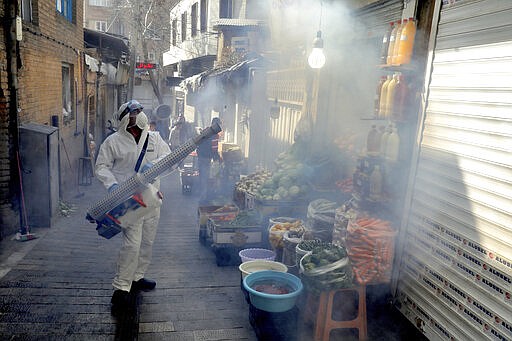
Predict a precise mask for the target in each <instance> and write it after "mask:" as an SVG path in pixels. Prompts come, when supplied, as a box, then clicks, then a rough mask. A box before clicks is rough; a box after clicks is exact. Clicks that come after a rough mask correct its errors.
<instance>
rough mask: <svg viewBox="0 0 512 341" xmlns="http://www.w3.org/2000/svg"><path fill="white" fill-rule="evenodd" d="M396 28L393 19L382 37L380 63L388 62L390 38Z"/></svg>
mask: <svg viewBox="0 0 512 341" xmlns="http://www.w3.org/2000/svg"><path fill="white" fill-rule="evenodd" d="M394 28H395V23H394V22H393V21H392V22H390V23H389V26H388V29H387V31H386V33H385V34H384V37H382V45H381V50H380V63H381V64H386V63H387V59H388V48H389V38H390V37H391V32H393V29H394Z"/></svg>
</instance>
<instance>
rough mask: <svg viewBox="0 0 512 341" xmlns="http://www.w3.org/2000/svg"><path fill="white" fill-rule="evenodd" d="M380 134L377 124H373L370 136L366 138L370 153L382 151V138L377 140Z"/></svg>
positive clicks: (374, 153) (367, 150) (376, 153)
mask: <svg viewBox="0 0 512 341" xmlns="http://www.w3.org/2000/svg"><path fill="white" fill-rule="evenodd" d="M378 135H379V131H378V130H377V125H375V124H374V125H372V128H371V129H370V131H369V132H368V137H367V138H366V152H367V154H368V155H372V156H373V155H375V156H376V155H378V154H379V152H380V140H379V141H377V138H378Z"/></svg>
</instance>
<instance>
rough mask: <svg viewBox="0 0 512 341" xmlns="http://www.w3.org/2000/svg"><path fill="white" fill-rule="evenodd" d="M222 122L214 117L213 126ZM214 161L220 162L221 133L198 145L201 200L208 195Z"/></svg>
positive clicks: (203, 200) (204, 199) (205, 198)
mask: <svg viewBox="0 0 512 341" xmlns="http://www.w3.org/2000/svg"><path fill="white" fill-rule="evenodd" d="M215 124H220V120H219V118H217V117H214V118H213V119H212V126H213V125H215ZM212 160H213V161H219V162H220V155H219V134H215V135H213V136H212V137H210V138H209V139H208V140H206V141H205V142H204V143H202V144H200V145H199V146H198V147H197V163H198V169H199V188H200V193H201V194H200V198H199V201H200V202H205V201H206V200H207V197H208V190H209V188H208V179H209V178H210V169H211V165H212Z"/></svg>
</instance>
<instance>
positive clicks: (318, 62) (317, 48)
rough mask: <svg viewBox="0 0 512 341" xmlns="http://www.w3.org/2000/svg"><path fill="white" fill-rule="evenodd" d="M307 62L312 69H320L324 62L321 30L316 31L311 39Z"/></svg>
mask: <svg viewBox="0 0 512 341" xmlns="http://www.w3.org/2000/svg"><path fill="white" fill-rule="evenodd" d="M308 64H309V66H311V67H312V68H313V69H320V68H321V67H323V66H324V64H325V55H324V41H323V39H322V31H318V32H317V33H316V38H315V40H313V50H311V54H310V55H309V57H308Z"/></svg>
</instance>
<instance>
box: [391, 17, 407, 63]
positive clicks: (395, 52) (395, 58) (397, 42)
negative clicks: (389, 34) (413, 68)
mask: <svg viewBox="0 0 512 341" xmlns="http://www.w3.org/2000/svg"><path fill="white" fill-rule="evenodd" d="M406 25H407V19H404V20H402V24H401V25H400V28H399V29H398V30H397V31H396V39H395V46H394V49H393V56H392V57H391V65H398V48H399V47H400V37H401V36H402V32H403V31H404V28H405V26H406Z"/></svg>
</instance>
